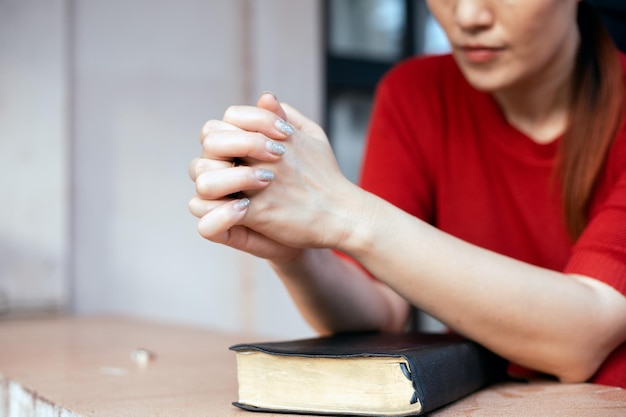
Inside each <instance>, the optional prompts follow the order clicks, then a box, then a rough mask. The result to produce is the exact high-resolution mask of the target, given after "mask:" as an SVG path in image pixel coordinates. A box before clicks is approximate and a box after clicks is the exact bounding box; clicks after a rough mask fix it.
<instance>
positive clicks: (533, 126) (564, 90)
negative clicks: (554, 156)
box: [493, 42, 578, 144]
mask: <svg viewBox="0 0 626 417" xmlns="http://www.w3.org/2000/svg"><path fill="white" fill-rule="evenodd" d="M567 49H568V50H566V51H564V52H563V53H562V54H560V57H558V58H555V59H553V60H552V61H551V62H550V63H549V65H548V66H547V67H546V68H545V69H544V70H543V71H541V72H540V75H539V76H536V77H533V78H532V79H529V80H523V81H521V82H519V83H516V84H515V85H512V86H509V87H507V88H504V89H502V90H498V91H495V92H494V93H493V96H494V98H495V99H496V101H497V102H498V104H499V105H500V107H501V109H502V111H503V112H504V115H505V117H506V119H507V121H508V122H509V123H510V124H511V125H513V126H514V127H515V128H517V129H518V130H520V131H521V132H523V133H524V134H526V135H527V136H528V137H529V138H531V139H532V140H533V141H535V142H537V143H542V144H546V143H550V142H552V141H554V140H556V138H558V137H559V136H560V135H562V134H563V133H564V132H565V129H566V128H567V124H568V114H569V110H570V102H571V95H572V84H573V81H572V80H573V76H574V66H575V62H576V53H577V50H578V42H572V43H571V46H570V47H569V48H567Z"/></svg>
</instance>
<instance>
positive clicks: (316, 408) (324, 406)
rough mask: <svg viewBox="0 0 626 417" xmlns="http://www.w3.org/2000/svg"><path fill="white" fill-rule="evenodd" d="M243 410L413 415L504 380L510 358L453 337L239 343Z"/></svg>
mask: <svg viewBox="0 0 626 417" xmlns="http://www.w3.org/2000/svg"><path fill="white" fill-rule="evenodd" d="M231 350H234V351H235V352H236V353H237V378H238V383H239V399H238V401H237V402H234V403H233V404H234V405H235V406H237V407H240V408H243V409H246V410H251V411H264V412H281V413H300V414H321V415H326V414H332V415H338V414H339V415H368V416H409V415H419V414H423V413H426V412H429V411H432V410H434V409H436V408H439V407H441V406H443V405H446V404H449V403H451V402H453V401H455V400H457V399H459V398H462V397H464V396H466V395H468V394H470V393H472V392H474V391H476V390H478V389H480V388H482V387H484V386H486V385H487V384H489V383H492V382H494V381H496V380H498V379H502V378H503V376H504V375H505V369H506V363H505V361H504V360H502V359H501V358H499V357H498V356H496V355H494V354H493V353H491V352H490V351H488V350H487V349H485V348H483V347H482V346H480V345H478V344H477V343H474V342H472V341H469V340H467V339H464V338H462V337H460V336H458V335H453V334H428V333H397V334H396V333H393V334H391V333H354V334H353V333H348V334H340V335H336V336H330V337H319V338H312V339H303V340H294V341H286V342H269V343H252V344H239V345H235V346H232V347H231Z"/></svg>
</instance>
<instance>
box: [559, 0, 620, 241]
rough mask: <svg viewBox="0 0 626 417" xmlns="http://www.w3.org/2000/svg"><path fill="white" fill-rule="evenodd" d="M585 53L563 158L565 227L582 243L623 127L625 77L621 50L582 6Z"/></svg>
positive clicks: (577, 75)
mask: <svg viewBox="0 0 626 417" xmlns="http://www.w3.org/2000/svg"><path fill="white" fill-rule="evenodd" d="M578 28H579V31H580V38H581V42H580V48H579V51H578V55H577V58H576V64H575V69H574V77H573V83H574V85H573V89H572V91H574V94H573V97H572V103H571V108H570V115H569V117H570V119H569V120H570V122H569V125H568V128H567V130H566V132H565V134H564V136H563V140H562V143H561V145H560V153H559V158H558V168H559V171H558V172H559V178H560V182H561V198H562V204H563V213H564V216H565V224H566V227H567V230H568V232H569V235H570V237H571V238H572V239H573V240H576V239H577V238H578V237H579V236H580V234H581V233H582V231H583V229H584V227H585V226H586V224H587V221H588V215H589V213H588V210H589V203H590V200H591V198H592V195H593V191H594V186H595V184H596V182H597V180H598V177H599V176H600V173H601V171H602V168H603V166H604V164H605V161H606V158H607V153H608V151H609V148H610V146H611V143H612V142H613V138H614V137H615V135H616V133H617V131H618V129H619V127H620V125H621V122H622V109H623V105H624V87H623V72H622V67H621V63H620V58H619V55H618V53H617V49H616V47H615V45H614V44H613V41H612V40H611V37H610V36H609V33H608V32H607V30H606V29H605V28H604V26H603V25H602V22H601V21H600V18H599V17H598V15H597V14H596V12H595V11H594V10H593V8H592V7H591V6H590V5H589V4H587V2H586V1H581V2H580V3H579V6H578Z"/></svg>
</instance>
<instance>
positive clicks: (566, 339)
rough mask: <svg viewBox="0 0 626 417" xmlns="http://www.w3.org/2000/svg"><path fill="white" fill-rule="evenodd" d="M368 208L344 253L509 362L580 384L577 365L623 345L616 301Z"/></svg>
mask: <svg viewBox="0 0 626 417" xmlns="http://www.w3.org/2000/svg"><path fill="white" fill-rule="evenodd" d="M367 200H368V201H367V204H366V205H365V206H366V207H369V209H366V211H364V214H363V216H362V217H360V220H359V225H358V226H357V227H355V228H354V229H353V230H354V231H355V233H354V234H353V235H352V236H349V237H348V238H346V239H345V241H344V242H343V243H342V247H340V249H342V250H343V251H345V252H346V253H349V254H350V255H352V256H353V257H354V258H355V259H357V260H358V261H359V262H361V263H362V264H363V265H364V266H365V267H366V268H367V269H368V270H370V271H371V272H372V273H373V274H374V275H375V276H377V277H378V278H379V279H380V280H381V281H383V282H385V283H387V284H388V285H389V286H390V287H391V288H393V289H395V290H396V292H398V293H399V294H402V295H403V296H404V297H405V298H407V299H408V300H409V301H410V302H411V303H412V304H414V305H416V306H418V307H419V308H420V309H422V310H424V311H426V312H428V313H429V314H431V315H433V316H434V317H436V318H438V319H439V320H441V321H442V322H443V323H445V324H446V325H448V326H449V327H450V328H452V329H454V330H456V331H458V332H460V333H462V334H464V335H466V336H468V337H470V338H472V339H474V340H476V341H478V342H480V343H482V344H484V345H485V346H487V347H489V348H490V349H492V350H494V351H495V352H497V353H499V354H500V355H502V356H503V357H506V358H507V359H509V360H511V361H514V362H517V363H520V364H522V365H525V366H528V367H531V368H533V369H537V370H540V371H544V372H547V373H551V374H555V375H558V376H560V377H561V378H563V379H567V380H573V379H580V375H582V374H584V373H585V369H583V370H577V369H575V367H574V366H573V365H574V364H576V365H578V364H577V362H580V361H581V360H584V361H585V363H589V366H588V368H589V370H588V371H591V372H592V371H593V369H595V368H594V366H597V365H599V363H600V362H601V361H602V360H603V359H604V357H605V356H606V355H607V354H608V353H609V352H610V350H612V349H613V348H615V347H616V344H617V343H619V341H620V338H622V339H623V337H622V336H619V329H620V328H621V331H622V334H623V332H624V320H623V319H622V320H621V322H619V323H618V322H616V320H615V317H616V315H615V314H613V313H614V312H615V311H616V310H615V309H622V311H623V307H624V302H623V296H622V297H620V294H618V293H617V292H616V291H614V293H611V291H610V290H612V289H610V290H608V291H604V290H606V288H601V290H600V291H597V290H598V286H596V285H595V284H596V283H595V282H592V281H593V280H585V279H579V278H575V277H572V276H567V275H565V274H562V273H559V272H556V271H551V270H547V269H542V268H538V267H535V266H532V265H529V264H525V263H523V262H519V261H516V260H514V259H511V258H508V257H505V256H501V255H498V254H496V253H493V252H490V251H487V250H484V249H481V248H478V247H476V246H474V245H471V244H468V243H466V242H463V241H461V240H459V239H456V238H454V237H452V236H450V235H448V234H445V233H443V232H441V231H438V230H437V229H435V228H433V227H431V226H429V225H427V224H426V223H424V222H421V221H420V220H418V219H415V218H413V217H412V216H409V215H408V214H406V213H404V212H402V211H401V210H399V209H397V208H395V207H393V206H391V205H390V204H388V203H386V202H383V201H382V200H380V199H378V198H376V197H374V196H370V197H368V199H367ZM390 219H393V221H391V220H390ZM398 242H403V243H402V244H398ZM599 285H600V286H602V284H599ZM607 288H608V287H607ZM620 298H621V300H620ZM617 321H619V320H617ZM585 355H589V356H585ZM581 358H582V359H581ZM582 368H584V367H582ZM589 376H590V375H589ZM583 379H584V377H583Z"/></svg>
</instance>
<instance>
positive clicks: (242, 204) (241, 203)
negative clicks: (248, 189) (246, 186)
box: [233, 198, 250, 211]
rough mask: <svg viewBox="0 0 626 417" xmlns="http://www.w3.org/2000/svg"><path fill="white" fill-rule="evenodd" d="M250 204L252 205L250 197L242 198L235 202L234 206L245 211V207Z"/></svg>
mask: <svg viewBox="0 0 626 417" xmlns="http://www.w3.org/2000/svg"><path fill="white" fill-rule="evenodd" d="M249 205H250V199H249V198H242V199H241V200H239V201H237V202H236V203H235V204H233V208H234V209H235V210H237V211H244V210H245V209H247V208H248V206H249Z"/></svg>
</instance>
